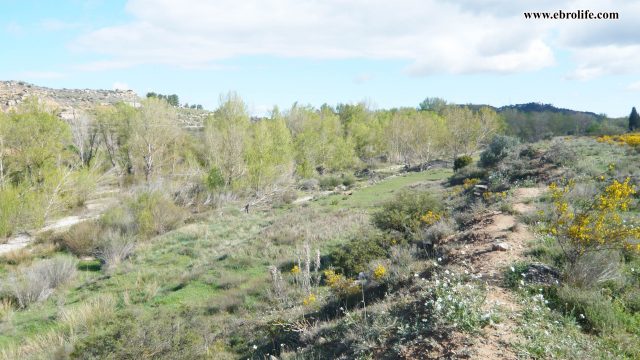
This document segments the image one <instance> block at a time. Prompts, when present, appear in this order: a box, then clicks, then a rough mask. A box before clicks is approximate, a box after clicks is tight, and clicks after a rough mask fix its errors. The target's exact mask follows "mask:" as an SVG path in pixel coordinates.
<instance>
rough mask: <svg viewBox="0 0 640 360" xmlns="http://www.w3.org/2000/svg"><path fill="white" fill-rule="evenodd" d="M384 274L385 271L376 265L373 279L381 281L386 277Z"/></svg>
mask: <svg viewBox="0 0 640 360" xmlns="http://www.w3.org/2000/svg"><path fill="white" fill-rule="evenodd" d="M386 273H387V269H386V268H385V267H384V266H382V265H378V266H376V268H375V269H374V270H373V278H374V279H376V280H379V279H382V278H383V277H384V276H385V275H386Z"/></svg>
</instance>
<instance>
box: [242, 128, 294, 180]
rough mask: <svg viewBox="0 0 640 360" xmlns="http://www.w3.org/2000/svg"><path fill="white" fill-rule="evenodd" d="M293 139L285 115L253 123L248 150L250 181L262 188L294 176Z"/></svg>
mask: <svg viewBox="0 0 640 360" xmlns="http://www.w3.org/2000/svg"><path fill="white" fill-rule="evenodd" d="M293 153H294V150H293V141H292V139H291V133H290V132H289V129H287V126H286V124H285V122H284V120H283V119H282V118H279V117H275V118H272V119H266V120H260V121H258V122H256V123H253V124H252V125H251V127H250V130H249V137H248V141H247V146H246V150H245V161H246V164H247V180H248V182H249V185H250V186H251V188H252V189H254V190H256V191H259V190H261V189H264V188H266V187H268V186H270V185H273V184H274V183H276V182H277V181H278V180H281V179H285V178H287V177H289V176H290V175H291V172H292V169H293Z"/></svg>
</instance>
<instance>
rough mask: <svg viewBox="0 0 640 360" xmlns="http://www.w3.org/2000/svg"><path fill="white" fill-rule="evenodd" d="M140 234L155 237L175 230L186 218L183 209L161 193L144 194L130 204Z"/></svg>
mask: <svg viewBox="0 0 640 360" xmlns="http://www.w3.org/2000/svg"><path fill="white" fill-rule="evenodd" d="M130 207H131V210H132V213H133V215H134V218H135V220H136V225H137V229H138V234H140V235H143V236H153V235H159V234H163V233H165V232H167V231H170V230H173V229H175V228H176V227H177V226H178V225H179V224H181V223H182V221H183V220H184V218H185V213H184V210H183V209H182V208H180V207H179V206H177V205H176V204H174V203H173V201H171V200H169V199H167V198H166V197H165V196H164V195H163V194H161V193H160V192H144V193H142V194H140V195H138V196H137V197H136V198H135V200H133V201H132V202H131V203H130Z"/></svg>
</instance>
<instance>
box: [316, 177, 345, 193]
mask: <svg viewBox="0 0 640 360" xmlns="http://www.w3.org/2000/svg"><path fill="white" fill-rule="evenodd" d="M341 183H342V180H341V179H340V178H339V177H336V176H325V177H322V178H320V188H321V189H322V190H333V189H334V188H335V187H336V186H338V185H340V184H341Z"/></svg>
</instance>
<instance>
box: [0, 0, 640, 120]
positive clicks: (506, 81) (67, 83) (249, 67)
mask: <svg viewBox="0 0 640 360" xmlns="http://www.w3.org/2000/svg"><path fill="white" fill-rule="evenodd" d="M559 9H562V10H563V11H572V10H577V9H589V10H591V11H596V12H597V11H617V12H619V14H620V20H592V21H588V20H570V21H552V20H546V21H544V20H537V21H534V20H525V19H524V16H523V15H522V13H523V12H524V11H557V10H559ZM634 19H636V20H635V22H637V19H640V0H639V1H636V0H629V1H613V0H598V1H596V0H593V1H591V0H582V1H575V0H553V1H552V0H535V1H534V0H521V1H516V2H514V1H512V0H509V1H507V0H473V1H472V0H441V1H436V0H420V1H417V0H396V1H393V2H390V1H380V0H368V1H364V0H323V1H317V0H316V1H310V0H245V1H241V0H235V1H231V0H209V1H204V0H182V1H173V0H128V1H125V0H116V1H113V0H112V1H106V0H87V1H81V0H67V1H64V0H59V1H25V0H22V1H19V0H0V45H1V46H2V52H1V54H2V56H0V79H2V80H25V81H28V82H32V83H35V84H38V85H43V86H49V87H55V88H63V87H66V88H106V89H111V88H114V87H118V88H130V89H132V90H134V91H136V92H137V93H139V94H141V95H143V94H145V93H146V92H148V91H155V92H160V93H177V94H178V95H180V99H181V101H183V102H188V103H199V104H203V105H205V107H207V108H211V109H213V108H215V107H216V106H217V104H218V97H219V95H220V94H221V93H225V92H227V91H237V92H238V93H239V94H240V95H241V96H242V97H243V98H244V99H245V101H246V102H247V104H248V105H249V108H250V110H251V112H252V113H254V114H263V113H264V112H266V111H267V110H268V109H270V108H271V107H272V106H274V105H278V106H280V107H281V108H288V107H289V106H290V105H291V104H292V103H293V102H295V101H298V102H300V103H304V104H311V105H314V106H319V105H321V104H323V103H329V104H336V103H339V102H359V101H367V102H368V103H369V104H371V105H372V106H374V107H377V108H387V107H398V106H417V104H418V103H419V102H420V101H421V100H422V99H424V98H425V97H442V98H444V99H446V100H448V101H451V102H455V103H485V104H491V105H495V106H501V105H507V104H514V103H523V102H530V101H535V102H544V103H551V104H554V105H556V106H561V107H568V108H573V109H579V110H587V111H593V112H596V113H606V114H608V115H610V116H626V115H627V114H628V113H629V111H630V109H631V107H632V106H640V31H638V30H637V29H638V28H637V26H636V25H635V24H634Z"/></svg>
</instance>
